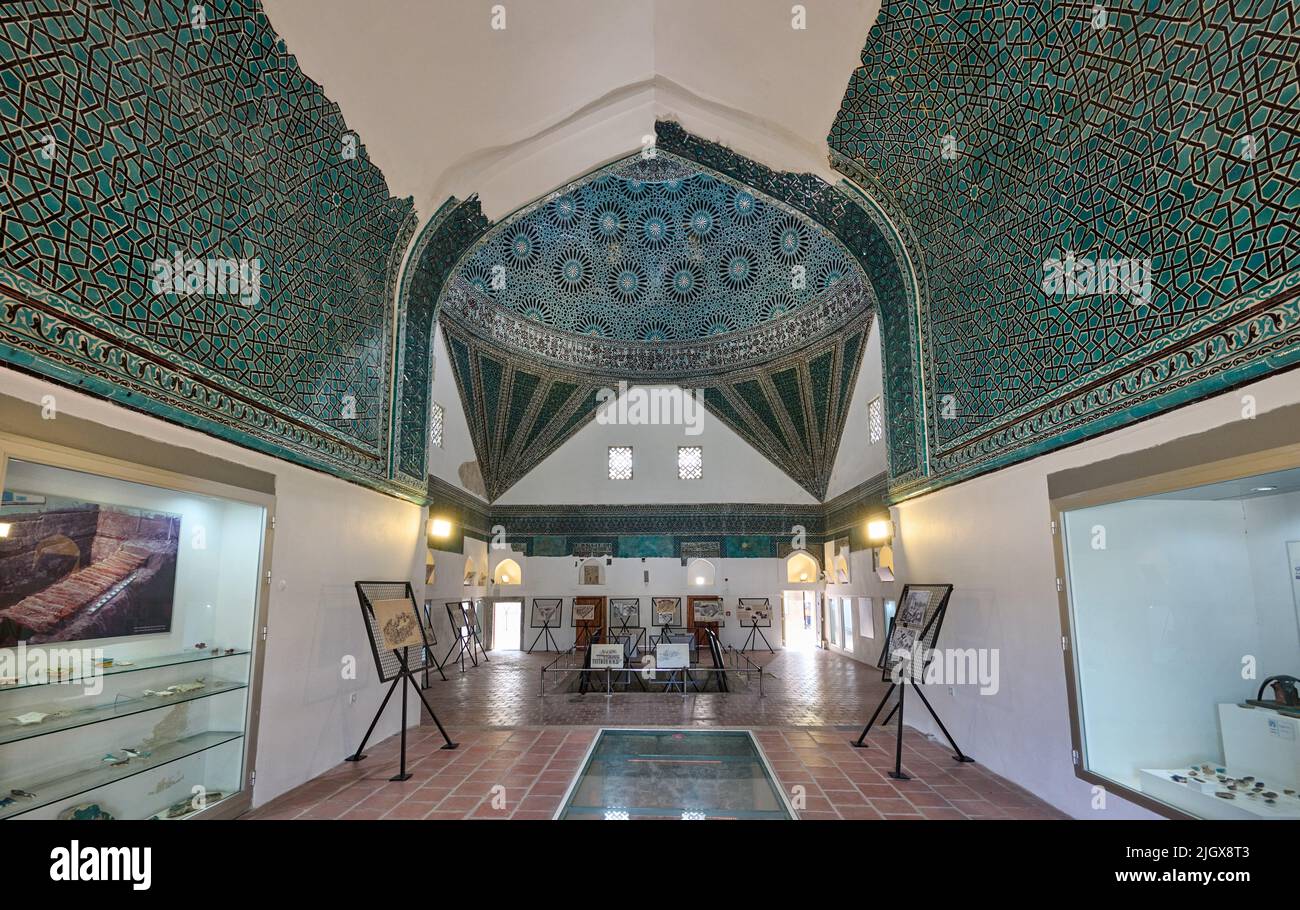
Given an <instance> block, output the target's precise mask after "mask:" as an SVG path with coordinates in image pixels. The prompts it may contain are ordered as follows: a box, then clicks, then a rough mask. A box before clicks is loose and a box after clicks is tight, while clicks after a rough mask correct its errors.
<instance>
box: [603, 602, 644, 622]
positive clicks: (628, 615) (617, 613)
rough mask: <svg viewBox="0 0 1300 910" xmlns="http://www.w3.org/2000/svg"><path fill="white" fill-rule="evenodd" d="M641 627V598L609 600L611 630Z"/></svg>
mask: <svg viewBox="0 0 1300 910" xmlns="http://www.w3.org/2000/svg"><path fill="white" fill-rule="evenodd" d="M640 625H641V598H639V597H611V598H610V599H609V627H610V628H611V629H622V628H625V627H626V628H637V627H639V626H640Z"/></svg>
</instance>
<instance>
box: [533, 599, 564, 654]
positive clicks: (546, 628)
mask: <svg viewBox="0 0 1300 910" xmlns="http://www.w3.org/2000/svg"><path fill="white" fill-rule="evenodd" d="M538 600H545V601H546V603H547V605H548V606H550V605H552V603H551V602H552V601H553V602H554V606H555V607H556V610H555V618H556V620H557V622H556V624H555V625H554V626H552V625H551V617H550V616H549V615H547V616H543V617H542V631H540V632H538V633H537V637H536V638H534V639H533V643H532V644H531V645H529V646H528V653H529V654H532V653H533V650H534V649H535V648H536V647H537V643H538V642H539V641H541V640H542V637H543V636H545V638H546V644H547V648H546V650H547V651H559V650H560V645H559V643H558V642H557V641H556V640H555V636H554V635H552V634H551V629H553V628H555V629H558V628H559V627H560V622H562V621H563V619H564V601H563V600H562V599H561V598H559V597H546V598H537V597H534V598H533V610H534V611H536V610H537V601H538ZM530 620H531V617H530ZM530 625H531V621H530ZM533 628H536V626H534V627H533Z"/></svg>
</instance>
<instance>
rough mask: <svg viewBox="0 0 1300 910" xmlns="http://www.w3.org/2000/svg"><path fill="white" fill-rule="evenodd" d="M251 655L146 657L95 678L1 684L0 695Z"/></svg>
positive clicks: (108, 669)
mask: <svg viewBox="0 0 1300 910" xmlns="http://www.w3.org/2000/svg"><path fill="white" fill-rule="evenodd" d="M250 653H252V652H250V651H248V650H247V649H245V650H242V651H240V650H234V651H231V652H230V653H226V652H224V651H223V652H222V653H220V654H213V653H211V652H210V651H188V652H185V653H181V654H163V655H160V656H158V657H145V658H141V659H140V660H135V661H132V662H131V663H130V664H129V665H128V666H123V667H119V666H117V665H116V664H114V665H113V666H111V667H104V668H103V669H101V670H100V671H99V673H96V674H95V675H94V676H76V677H65V678H63V679H43V680H33V681H31V682H18V683H9V684H8V685H5V684H0V694H4V693H5V692H17V691H19V690H20V689H32V688H36V687H37V686H53V685H60V684H62V685H70V684H72V683H78V682H85V681H86V680H88V679H95V678H98V677H99V676H100V675H103V676H117V675H118V674H121V673H133V672H136V671H139V670H158V669H161V668H163V667H176V666H181V665H184V664H196V663H202V662H204V661H209V660H223V659H227V658H231V657H242V656H244V655H246V654H250Z"/></svg>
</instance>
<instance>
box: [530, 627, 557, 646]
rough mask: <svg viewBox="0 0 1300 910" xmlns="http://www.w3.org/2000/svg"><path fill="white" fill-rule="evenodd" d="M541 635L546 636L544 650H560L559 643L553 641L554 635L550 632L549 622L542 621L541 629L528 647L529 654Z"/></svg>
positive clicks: (540, 638)
mask: <svg viewBox="0 0 1300 910" xmlns="http://www.w3.org/2000/svg"><path fill="white" fill-rule="evenodd" d="M543 635H545V636H546V645H547V648H546V650H547V651H548V652H549V651H558V650H560V646H559V644H557V643H556V641H555V636H554V635H552V634H551V624H550V623H549V622H545V623H542V631H540V632H538V633H537V637H536V638H534V639H533V643H532V644H531V645H530V646H529V647H528V653H529V654H532V653H533V649H535V648H536V647H537V643H538V642H539V641H541V640H542V636H543Z"/></svg>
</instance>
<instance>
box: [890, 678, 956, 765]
mask: <svg viewBox="0 0 1300 910" xmlns="http://www.w3.org/2000/svg"><path fill="white" fill-rule="evenodd" d="M916 694H917V695H919V696H920V697H921V701H922V702H923V703H924V704H925V707H926V708H927V709H928V710H929V712H930V716H931V717H933V718H934V722H935V723H936V724H938V725H939V729H940V730H942V731H943V735H944V737H945V738H946V739H947V740H948V745H950V746H952V751H953V752H954V753H955V754H954V755H953V758H954V759H956V760H957V761H959V762H973V761H975V759H973V758H971V757H970V756H969V755H967V754H966V753H965V752H963V751H962V750H961V746H959V745H957V741H956V740H955V739H953V738H952V734H951V733H949V732H948V728H947V727H945V726H944V725H943V721H941V720H940V719H939V715H938V714H936V713H935V710H934V708H931V707H930V701H929V699H927V698H926V697H925V693H924V692H922V691H921V687H920V686H917V687H916ZM898 703H899V705H902V703H903V702H902V699H899V702H898ZM898 725H899V726H900V727H901V726H902V725H903V719H902V717H899V719H898Z"/></svg>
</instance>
